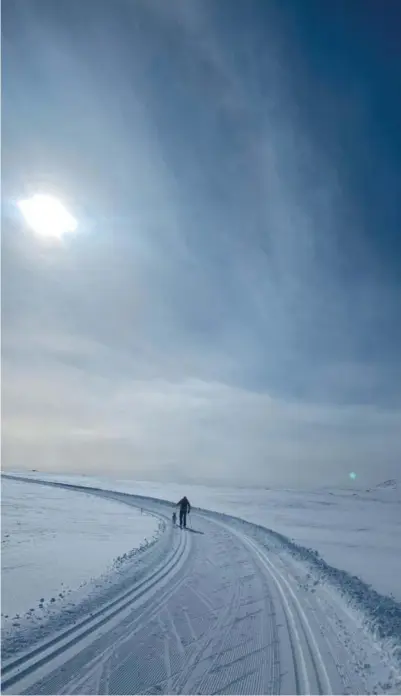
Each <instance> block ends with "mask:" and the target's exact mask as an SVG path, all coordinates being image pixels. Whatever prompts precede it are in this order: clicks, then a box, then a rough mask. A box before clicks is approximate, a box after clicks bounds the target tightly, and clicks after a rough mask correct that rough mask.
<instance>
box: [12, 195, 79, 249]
mask: <svg viewBox="0 0 401 696" xmlns="http://www.w3.org/2000/svg"><path fill="white" fill-rule="evenodd" d="M18 207H19V209H20V211H21V213H22V215H23V216H24V218H25V221H26V223H27V225H28V226H29V227H30V228H31V229H32V230H33V231H34V232H35V234H37V235H38V236H39V237H42V238H46V239H61V238H62V237H63V236H64V235H65V234H67V233H68V232H75V230H76V228H77V221H76V220H75V218H73V217H72V215H70V213H69V212H68V211H67V210H66V209H65V208H64V206H63V205H62V203H60V201H58V200H57V198H53V197H52V196H47V195H44V194H36V195H35V196H32V198H27V199H26V200H24V201H19V202H18Z"/></svg>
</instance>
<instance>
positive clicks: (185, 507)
mask: <svg viewBox="0 0 401 696" xmlns="http://www.w3.org/2000/svg"><path fill="white" fill-rule="evenodd" d="M177 507H179V508H180V511H181V512H191V505H190V503H189V500H188V498H187V497H186V495H184V497H183V498H181V500H180V501H179V502H178V503H177Z"/></svg>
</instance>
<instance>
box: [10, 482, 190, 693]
mask: <svg viewBox="0 0 401 696" xmlns="http://www.w3.org/2000/svg"><path fill="white" fill-rule="evenodd" d="M104 497H107V496H104ZM159 517H161V518H162V517H165V518H166V516H165V515H163V514H159ZM167 519H168V518H167ZM190 545H191V537H190V536H189V535H188V534H181V535H179V543H178V545H177V547H176V548H175V550H174V551H173V552H172V553H171V555H170V556H169V557H168V559H167V561H165V563H164V564H163V565H162V566H161V567H158V568H157V569H156V570H155V571H154V572H152V573H151V574H150V575H149V576H148V577H147V578H145V579H144V580H142V581H140V582H139V583H137V584H136V585H134V586H133V587H132V589H130V590H129V591H127V592H125V593H124V594H123V595H121V596H119V597H117V598H116V599H114V600H112V601H111V602H109V603H108V604H106V605H105V606H103V607H102V608H101V609H99V610H98V611H96V612H94V613H92V614H91V615H90V616H88V617H86V618H84V619H83V620H82V621H80V622H79V623H78V624H75V625H74V626H71V627H70V628H67V629H66V630H64V631H62V632H61V633H59V634H57V635H56V636H54V637H53V638H51V639H50V640H47V641H46V642H45V643H43V644H41V645H39V646H38V647H36V648H34V649H32V650H30V651H27V652H25V653H24V654H22V655H20V656H18V657H17V658H15V659H11V660H10V661H8V662H6V663H3V664H2V668H1V678H2V679H1V690H2V692H3V693H7V690H8V689H9V688H10V687H12V686H15V685H16V684H17V683H18V682H22V681H23V680H24V679H25V678H26V677H32V676H33V675H34V673H35V672H37V671H38V670H39V669H40V668H43V667H47V666H49V667H50V666H51V663H52V661H54V660H55V658H58V657H59V656H60V655H62V654H63V653H65V652H66V651H67V650H69V649H70V648H74V647H75V646H77V645H78V644H79V643H80V642H81V641H82V640H84V639H85V638H88V637H90V636H91V635H92V634H95V633H96V632H97V631H98V630H99V629H101V628H102V627H103V626H105V625H107V624H108V622H110V621H111V620H112V619H114V618H115V617H117V616H118V615H119V614H120V613H121V612H123V611H124V610H126V609H128V608H129V607H130V606H131V605H133V604H134V603H136V602H137V601H141V600H143V601H146V598H147V595H148V594H149V593H150V592H152V591H153V590H155V589H157V588H158V587H159V586H160V585H162V584H164V583H166V582H168V581H169V580H170V579H172V578H173V577H174V576H175V575H176V573H177V572H179V570H180V568H181V567H182V565H183V562H184V561H185V559H186V557H187V556H188V553H189V548H190Z"/></svg>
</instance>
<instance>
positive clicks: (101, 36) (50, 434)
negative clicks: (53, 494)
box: [2, 0, 401, 482]
mask: <svg viewBox="0 0 401 696" xmlns="http://www.w3.org/2000/svg"><path fill="white" fill-rule="evenodd" d="M400 27H401V5H400V3H399V2H398V0H397V1H396V0H394V1H392V0H387V1H386V2H379V1H377V2H373V1H372V0H358V1H357V0H349V1H345V0H344V1H343V0H336V1H335V2H328V1H326V2H319V1H318V0H299V1H298V0H291V1H290V0H288V2H279V1H277V2H273V0H271V1H269V2H268V1H267V0H265V1H263V2H262V1H261V2H256V1H253V0H252V1H250V0H246V1H245V0H244V1H243V0H241V1H240V0H236V2H228V0H227V1H226V0H219V2H208V1H206V2H205V1H202V2H192V1H190V0H188V1H187V2H165V1H164V2H162V0H158V1H156V0H147V1H146V2H145V1H143V2H142V1H139V0H137V1H135V2H133V1H131V0H115V2H110V1H108V2H103V1H102V0H86V1H85V2H81V0H79V1H78V0H68V1H65V0H58V1H57V3H54V2H51V1H50V0H14V1H13V2H11V0H8V2H7V1H6V2H3V28H2V30H3V259H2V264H3V346H4V347H3V356H4V374H5V384H6V388H5V395H6V400H5V404H6V428H5V433H6V437H8V439H7V443H8V445H7V447H8V450H7V452H9V454H8V458H9V461H10V462H11V463H13V465H14V464H15V465H19V464H20V463H21V460H25V459H26V452H28V451H29V452H32V451H34V452H36V454H35V455H34V456H35V457H36V458H37V459H38V460H40V461H45V463H46V466H47V468H49V467H51V466H53V463H54V461H55V458H57V461H59V459H60V457H61V459H60V463H59V464H58V467H59V468H60V467H63V466H64V467H65V466H73V467H75V468H78V469H79V468H80V467H82V465H83V464H82V462H83V460H85V461H89V462H90V464H89V465H88V466H89V467H94V468H96V467H97V468H98V469H100V470H106V471H108V470H109V469H110V468H111V467H112V466H114V464H112V463H111V462H115V461H118V462H119V465H118V466H119V467H120V469H121V470H122V471H124V472H127V471H129V472H130V473H132V475H139V474H140V475H143V473H144V471H146V472H147V475H152V476H167V477H169V476H170V477H171V476H175V477H177V475H181V472H182V471H183V470H184V469H185V467H186V462H187V461H188V460H190V461H194V463H195V469H196V472H197V473H196V476H198V477H203V478H211V477H214V476H220V477H221V478H222V479H224V480H227V479H228V478H233V479H234V480H243V479H244V478H246V477H247V476H249V477H250V478H251V479H252V480H253V481H259V480H262V479H263V481H276V482H283V481H286V482H288V481H295V482H299V481H311V480H313V481H315V480H321V481H328V480H329V479H330V480H339V479H341V480H344V479H345V478H346V475H347V471H349V470H350V469H354V468H357V466H358V467H360V468H361V469H362V470H363V471H365V474H366V477H371V478H375V477H376V471H377V469H378V470H379V473H380V468H379V462H380V467H382V466H384V467H385V468H386V471H387V473H388V474H389V475H390V474H393V473H394V471H395V470H398V469H397V467H398V466H399V455H400V447H401V445H400V442H399V440H400V438H399V436H398V433H399V429H400V411H399V409H400V404H401V399H400V383H401V366H400V355H401V242H400V231H401V206H400V201H401V128H400V127H399V124H401V40H400V39H401V36H400V31H401V29H400ZM38 190H40V191H42V192H43V191H44V192H50V193H54V194H56V195H58V196H59V197H60V198H61V199H62V200H63V201H64V202H66V203H67V205H68V207H69V209H70V210H71V211H72V212H73V214H74V215H75V216H76V217H77V218H78V221H79V228H78V230H79V234H77V235H76V236H75V237H74V238H71V239H70V240H69V241H68V242H67V241H66V243H65V244H64V245H62V247H60V248H52V249H49V248H43V245H41V242H40V241H39V240H37V239H35V238H34V237H32V236H31V235H30V234H29V233H28V232H27V230H25V229H24V228H23V226H22V222H21V221H20V220H19V218H18V214H17V213H16V210H15V201H16V200H17V199H19V198H21V197H25V196H27V195H30V194H31V193H35V192H36V191H38ZM21 384H30V385H31V386H30V389H29V390H28V391H29V396H27V390H26V389H23V388H22V387H21ZM55 384H56V385H57V394H59V395H60V396H59V399H56V402H57V405H58V406H57V413H56V414H55V411H54V399H55V395H54V389H55V386H54V385H55ZM73 384H75V388H74V389H73V388H72V385H73ZM22 423H23V424H24V432H25V439H26V442H25V441H23V442H21V441H20V439H19V437H18V436H17V434H18V433H20V432H21V427H22V425H21V424H22ZM133 423H136V427H133ZM7 433H9V434H8V436H7ZM183 433H185V436H184V435H183ZM66 443H68V448H69V452H70V454H69V455H68V461H67V459H66V457H65V456H64V455H63V456H61V455H60V454H59V453H60V451H61V452H64V451H65V446H66ZM29 456H31V455H29ZM71 461H72V462H73V464H71ZM133 462H134V463H133ZM245 462H246V465H245Z"/></svg>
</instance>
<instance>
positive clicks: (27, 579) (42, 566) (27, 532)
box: [1, 478, 159, 628]
mask: <svg viewBox="0 0 401 696" xmlns="http://www.w3.org/2000/svg"><path fill="white" fill-rule="evenodd" d="M158 529H159V521H158V519H157V518H156V517H154V516H152V515H149V514H141V511H140V510H138V509H137V508H132V507H128V506H125V505H122V504H121V503H117V502H114V501H111V500H106V499H103V498H96V497H94V496H91V495H89V494H85V493H75V492H71V491H67V490H62V489H60V488H52V487H47V486H38V485H36V484H33V483H32V484H30V483H25V482H19V481H18V482H17V481H12V480H7V479H4V478H2V529H1V533H2V537H1V550H2V554H1V556H2V559H1V560H2V627H3V628H6V627H8V626H10V625H12V624H16V623H18V622H19V619H20V618H21V617H22V616H24V615H26V614H27V612H30V616H31V617H32V618H35V619H36V620H40V617H41V616H43V615H44V614H46V613H48V610H49V609H50V608H52V609H55V608H56V607H57V606H58V604H61V603H62V600H63V599H64V598H65V597H68V595H69V594H71V593H72V592H73V591H74V590H77V589H78V588H80V587H81V588H82V587H85V585H89V583H90V581H91V579H92V578H96V577H99V576H101V575H102V574H104V573H105V572H106V571H107V570H108V569H111V568H112V567H113V565H115V563H116V559H117V557H119V556H122V555H124V554H126V553H127V552H130V551H132V550H133V549H136V548H138V547H140V546H141V545H143V544H144V543H145V540H146V543H149V542H150V541H151V540H153V539H154V538H156V536H157V534H158Z"/></svg>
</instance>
